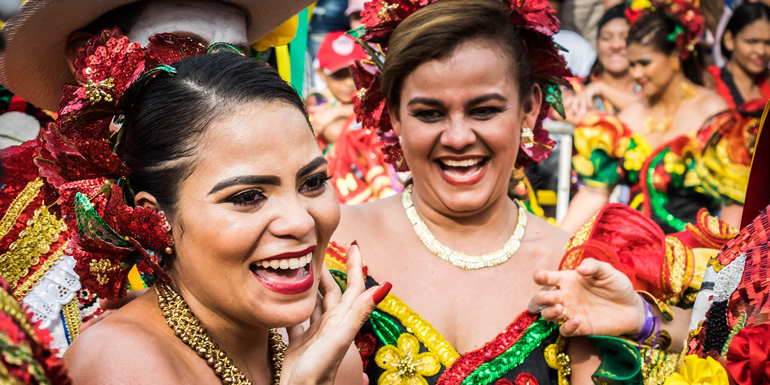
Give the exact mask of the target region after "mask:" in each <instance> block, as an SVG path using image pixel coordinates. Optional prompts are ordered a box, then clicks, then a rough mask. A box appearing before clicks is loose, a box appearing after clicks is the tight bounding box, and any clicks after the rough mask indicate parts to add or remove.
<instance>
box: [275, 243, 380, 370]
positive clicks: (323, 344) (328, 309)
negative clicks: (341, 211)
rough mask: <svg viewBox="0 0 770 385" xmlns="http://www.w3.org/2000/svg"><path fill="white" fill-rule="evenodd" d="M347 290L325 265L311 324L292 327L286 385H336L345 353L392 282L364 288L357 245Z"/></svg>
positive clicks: (349, 259) (351, 257) (351, 256)
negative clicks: (335, 279) (304, 326)
mask: <svg viewBox="0 0 770 385" xmlns="http://www.w3.org/2000/svg"><path fill="white" fill-rule="evenodd" d="M347 267H348V275H347V289H346V290H345V293H344V294H343V293H342V292H341V291H340V288H339V287H338V286H337V283H336V282H335V281H334V278H332V276H331V273H329V270H328V269H327V268H326V266H324V268H323V272H322V275H321V284H320V286H319V288H318V290H319V297H318V301H317V302H316V308H315V310H314V311H313V315H312V316H311V317H310V326H309V327H308V329H307V330H304V329H303V327H302V325H297V326H294V327H291V328H288V330H287V331H288V333H289V346H288V348H287V350H286V355H285V358H284V365H283V370H282V373H281V374H282V376H281V384H282V385H300V384H333V383H334V379H335V377H336V375H337V369H339V366H340V363H341V362H342V359H343V357H344V356H345V353H346V352H347V351H348V348H350V345H351V344H352V343H353V339H354V338H355V336H356V334H357V333H358V330H359V329H360V328H361V326H363V324H364V322H366V321H367V320H368V319H369V317H370V316H371V315H372V312H373V311H374V309H375V307H376V306H377V302H379V301H382V299H384V298H385V296H386V295H387V294H388V292H389V291H390V287H391V285H390V284H389V283H387V282H386V283H385V284H384V285H383V286H381V287H379V288H377V287H373V288H371V289H369V290H366V291H364V289H365V287H366V286H365V283H364V275H363V273H362V262H361V254H360V252H359V249H358V246H357V245H353V246H351V248H350V249H349V250H348V255H347Z"/></svg>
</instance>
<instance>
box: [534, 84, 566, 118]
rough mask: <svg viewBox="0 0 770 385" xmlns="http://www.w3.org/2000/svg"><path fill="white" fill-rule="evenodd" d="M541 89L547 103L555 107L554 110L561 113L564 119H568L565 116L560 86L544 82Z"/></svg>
mask: <svg viewBox="0 0 770 385" xmlns="http://www.w3.org/2000/svg"><path fill="white" fill-rule="evenodd" d="M540 88H541V89H542V90H543V92H544V93H545V101H546V102H548V104H550V105H551V107H553V109H554V110H555V111H556V112H558V113H559V115H560V116H561V117H562V118H566V117H567V115H565V114H564V102H563V101H562V98H561V87H560V86H559V85H558V84H554V83H546V82H542V83H541V84H540Z"/></svg>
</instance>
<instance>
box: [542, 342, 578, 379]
mask: <svg viewBox="0 0 770 385" xmlns="http://www.w3.org/2000/svg"><path fill="white" fill-rule="evenodd" d="M566 350H567V339H565V338H564V337H562V336H559V338H557V339H556V342H555V343H553V344H551V345H548V347H546V348H545V362H546V363H547V364H548V366H550V367H551V369H554V370H556V373H557V374H558V375H559V385H569V376H570V374H572V368H571V367H570V361H569V356H568V355H567V353H566Z"/></svg>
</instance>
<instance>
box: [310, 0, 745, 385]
mask: <svg viewBox="0 0 770 385" xmlns="http://www.w3.org/2000/svg"><path fill="white" fill-rule="evenodd" d="M438 1H440V0H438ZM434 2H436V1H422V2H420V3H413V2H410V1H406V0H404V1H399V0H391V1H383V2H370V3H367V4H366V8H365V10H364V13H363V19H362V21H363V22H364V24H365V26H366V29H365V31H363V32H358V33H357V34H358V37H359V38H360V40H361V42H362V43H363V44H364V46H365V47H367V48H370V47H371V44H370V43H377V44H379V47H382V49H383V51H384V52H372V55H371V57H372V58H373V59H372V61H371V62H358V63H356V66H355V68H354V72H353V74H354V79H355V80H356V85H357V87H358V88H359V91H358V94H357V96H356V98H355V99H354V100H355V109H356V114H357V117H358V119H359V121H360V122H361V124H362V125H363V128H365V129H371V130H372V131H376V132H377V133H379V134H380V136H381V140H382V142H383V143H384V145H385V147H384V152H385V154H386V155H387V158H386V159H387V161H388V162H389V163H392V164H394V165H395V166H396V168H397V169H398V170H401V171H405V170H408V165H407V164H406V161H405V159H404V157H403V152H402V150H401V147H400V143H399V140H398V138H397V137H396V135H395V134H394V133H393V132H392V126H391V124H390V121H389V115H388V112H387V104H386V101H385V98H384V96H383V95H382V93H381V89H380V69H381V65H382V63H381V62H380V60H379V58H380V57H384V58H385V60H387V51H386V49H387V42H388V38H389V37H390V34H391V33H392V32H393V30H394V29H395V28H396V26H398V24H399V22H400V21H401V20H403V19H405V18H407V17H408V16H409V15H410V14H411V13H413V12H415V11H416V10H418V9H420V8H422V7H423V6H426V5H427V6H429V5H428V4H430V3H434ZM506 4H508V5H509V6H510V7H511V18H512V20H513V21H514V23H515V24H516V25H517V26H519V28H520V32H519V33H520V34H521V36H522V38H523V40H524V42H525V44H524V46H525V47H527V54H528V55H529V56H530V58H531V59H532V61H533V63H532V69H533V73H532V74H531V76H533V77H534V78H535V79H536V80H537V81H538V82H539V84H540V86H541V89H542V90H543V98H544V101H545V102H544V103H542V104H541V111H540V115H539V118H538V120H537V123H536V125H535V126H534V128H532V130H524V132H523V133H522V141H521V146H520V149H519V155H518V159H517V164H519V165H525V164H529V163H530V162H533V161H535V162H539V161H540V160H542V159H544V158H545V157H547V156H548V154H549V153H550V152H551V146H553V144H554V143H553V142H552V141H551V139H550V138H549V135H548V132H547V131H546V130H545V129H544V128H543V127H542V119H543V118H544V117H545V116H547V113H548V110H549V108H550V106H549V104H550V105H553V106H554V107H555V108H556V109H557V111H559V110H560V109H561V108H562V107H561V97H560V94H559V87H560V85H562V84H565V83H566V81H565V80H564V79H565V77H567V76H569V75H570V74H569V70H568V69H567V68H566V65H565V63H564V61H563V58H562V57H560V56H559V54H558V51H557V48H556V47H555V46H554V44H553V42H552V40H551V35H552V34H553V33H554V32H556V31H557V30H558V20H557V19H556V18H555V15H554V13H553V10H552V9H551V8H550V6H549V5H548V3H547V2H545V1H531V2H515V1H513V2H506ZM380 54H381V55H382V56H380ZM402 202H403V206H404V210H405V212H406V215H407V217H408V218H409V220H410V222H411V223H412V225H413V226H414V229H415V234H416V236H417V237H418V238H419V239H420V240H421V241H422V242H423V244H424V245H425V247H426V248H427V249H428V250H430V251H431V252H432V253H433V254H435V255H436V256H437V257H441V258H443V259H445V260H446V261H447V262H449V263H452V264H454V265H455V266H457V267H459V268H463V269H478V268H484V267H490V266H495V265H497V264H500V263H505V261H506V260H507V259H508V258H510V256H511V255H513V253H515V252H516V250H517V249H518V248H519V246H520V242H521V238H522V237H523V235H524V232H525V226H526V214H524V210H523V208H522V205H521V203H520V202H517V203H518V204H519V213H520V217H519V219H518V222H517V227H516V229H515V230H514V233H513V235H512V236H511V238H510V239H509V240H508V242H507V243H506V244H505V246H504V248H503V249H501V250H498V251H497V252H493V253H489V254H486V255H483V256H472V255H466V254H464V253H460V252H457V251H454V250H452V249H450V248H448V247H447V246H445V245H443V244H441V242H439V241H438V240H437V239H436V238H435V237H434V236H433V235H432V234H431V233H430V230H429V229H428V228H427V226H425V224H424V223H423V222H422V219H421V218H420V217H419V215H418V214H417V212H416V211H415V209H414V206H413V205H412V201H411V188H410V187H408V188H407V189H406V191H405V192H404V195H403V196H402ZM700 219H701V221H700V222H697V223H696V224H694V225H691V226H689V227H688V228H687V229H686V230H685V231H683V232H682V233H681V234H678V236H677V237H675V236H669V237H666V236H665V235H664V233H663V231H661V229H660V228H659V227H658V226H657V225H656V224H655V223H654V222H653V221H652V220H651V219H649V218H646V217H644V216H643V215H641V214H640V213H638V212H636V211H634V210H632V209H630V208H628V207H626V206H622V205H617V204H614V205H608V206H607V207H606V208H605V209H604V210H602V212H600V213H599V214H598V215H597V216H596V218H594V220H593V221H591V223H589V224H588V225H586V226H585V227H584V228H583V229H582V230H581V231H580V232H579V233H578V234H577V235H576V236H575V237H573V238H572V240H571V241H570V243H569V245H568V246H567V249H568V252H567V254H566V255H565V257H564V259H563V261H562V263H561V266H560V268H561V269H574V268H576V267H577V266H578V265H579V264H580V262H581V261H582V260H583V259H585V258H596V259H600V260H602V261H606V262H609V263H611V264H612V265H613V266H614V267H616V268H617V269H619V270H620V271H622V272H623V273H624V274H626V275H627V276H628V277H629V278H630V279H631V281H632V282H633V283H634V287H635V288H636V290H639V291H643V292H644V295H645V298H647V299H648V300H649V301H651V302H653V304H655V305H656V306H658V307H659V308H660V309H661V310H662V312H663V313H664V314H666V316H668V317H673V314H672V313H671V311H670V309H669V308H668V304H674V303H676V304H679V305H682V306H687V305H688V304H691V302H692V300H693V299H694V295H693V294H692V291H693V290H695V291H697V288H698V287H699V285H700V277H701V276H702V272H699V271H698V269H696V266H698V265H699V263H698V261H699V260H700V259H702V258H703V257H702V256H701V255H700V252H698V253H696V252H694V251H693V247H697V248H704V247H711V248H717V249H718V248H719V247H721V245H722V244H724V242H726V241H727V240H728V239H730V238H731V237H732V236H733V235H734V231H733V230H732V229H730V228H729V226H726V225H724V224H721V223H720V222H719V220H718V219H717V218H713V217H709V216H708V215H707V213H705V212H702V213H701V217H700ZM706 245H708V246H706ZM345 252H346V251H345V249H344V248H342V247H341V246H339V245H337V244H335V243H334V242H332V244H331V245H330V246H329V248H328V250H327V256H326V260H325V262H326V265H327V267H328V268H329V270H330V271H331V273H332V275H333V276H334V277H335V279H336V280H337V282H338V284H339V285H340V286H341V287H342V289H343V290H344V289H345V281H346V275H347V274H353V272H348V271H347V268H346V263H345V262H346V257H345ZM713 254H715V250H714V252H713V253H712V254H708V253H707V255H713ZM706 259H707V257H706ZM702 265H703V266H705V261H704V262H702ZM363 273H364V274H365V276H366V285H367V287H372V286H375V285H377V281H376V279H375V278H374V277H376V275H377V272H371V271H368V269H367V268H366V267H365V268H364V272H363ZM355 274H358V272H355ZM383 278H384V277H383ZM380 279H382V278H380ZM688 301H689V302H688ZM512 321H513V322H512V323H511V324H510V325H509V326H508V327H507V328H505V330H503V331H502V332H501V333H500V334H499V335H497V336H496V337H495V338H494V339H492V340H491V341H489V342H488V343H486V344H485V345H484V346H483V347H481V348H479V349H477V350H474V351H472V352H468V353H464V354H460V353H459V352H457V351H456V350H455V349H454V347H452V346H451V344H450V343H449V342H448V341H447V340H446V339H445V338H444V337H443V336H441V334H440V333H439V332H438V331H437V330H435V329H434V328H433V327H432V326H431V324H430V321H429V320H426V319H423V318H422V317H421V316H420V315H419V314H418V313H416V312H415V311H414V310H412V309H411V308H410V307H409V306H408V304H406V303H404V302H403V301H402V300H400V299H399V298H398V297H396V296H395V295H393V294H389V295H388V296H387V297H386V298H385V300H383V301H382V302H381V303H380V304H379V305H378V306H377V309H376V310H375V311H374V313H373V314H372V317H371V318H370V320H369V321H368V322H367V323H366V324H365V325H364V327H363V328H362V329H361V331H360V333H359V334H358V336H357V338H356V345H357V347H358V350H359V353H360V354H361V358H362V361H363V362H364V370H365V372H366V373H367V374H368V376H369V379H370V381H372V382H374V381H377V383H378V384H379V385H395V384H500V385H503V384H514V383H515V384H527V383H529V384H538V383H540V384H547V383H548V384H557V383H558V384H567V383H569V375H570V363H569V357H568V356H567V354H566V346H567V344H568V339H565V338H561V337H559V333H558V330H557V329H558V325H557V324H554V323H550V322H546V321H544V320H543V319H542V318H541V317H540V316H539V314H535V313H530V312H528V311H524V312H522V313H521V314H520V315H519V316H518V317H517V318H516V319H515V320H512ZM643 337H644V338H643V339H647V337H651V335H644V336H643ZM597 338H601V347H602V349H603V350H602V352H606V353H608V354H607V355H606V356H605V358H607V357H609V356H619V357H621V356H622V357H625V358H628V359H629V361H628V362H625V363H623V362H621V361H620V360H618V359H614V360H613V359H609V358H607V359H605V362H604V363H603V366H602V368H601V370H602V371H601V372H597V373H596V374H595V376H596V378H597V379H600V380H603V381H608V380H610V379H618V378H621V379H622V378H625V381H626V382H625V383H629V384H631V383H634V384H640V383H641V381H642V378H643V377H646V378H648V379H650V380H649V381H652V382H651V383H662V379H663V378H665V376H666V375H667V374H669V373H671V372H673V370H674V365H673V364H672V363H675V362H676V360H677V359H678V355H671V356H667V355H666V354H664V353H662V351H661V349H665V348H666V347H667V344H668V343H670V339H669V340H668V341H666V340H665V338H662V339H661V341H657V340H654V339H653V338H649V339H648V342H646V343H645V344H644V347H643V348H642V352H643V353H645V354H647V355H650V354H652V355H654V357H655V360H652V361H650V360H647V361H645V359H644V356H643V355H642V353H640V352H639V351H637V350H636V346H635V345H634V343H632V342H627V341H624V340H621V339H617V338H609V337H597ZM597 346H599V343H597ZM653 348H654V349H653ZM611 352H614V354H612V353H611ZM629 357H630V358H629ZM629 373H631V374H629ZM634 381H636V382H634Z"/></svg>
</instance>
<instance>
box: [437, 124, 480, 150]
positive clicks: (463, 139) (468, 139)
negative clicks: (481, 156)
mask: <svg viewBox="0 0 770 385" xmlns="http://www.w3.org/2000/svg"><path fill="white" fill-rule="evenodd" d="M475 142H476V133H475V132H474V131H473V128H472V127H471V126H470V124H469V122H468V121H466V120H465V119H463V118H461V117H459V116H453V117H450V119H449V121H448V122H447V127H446V129H445V130H444V132H443V133H442V134H441V138H440V143H441V144H442V145H443V146H446V147H450V148H453V149H455V150H462V149H463V148H465V147H467V146H470V145H471V144H473V143H475Z"/></svg>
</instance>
